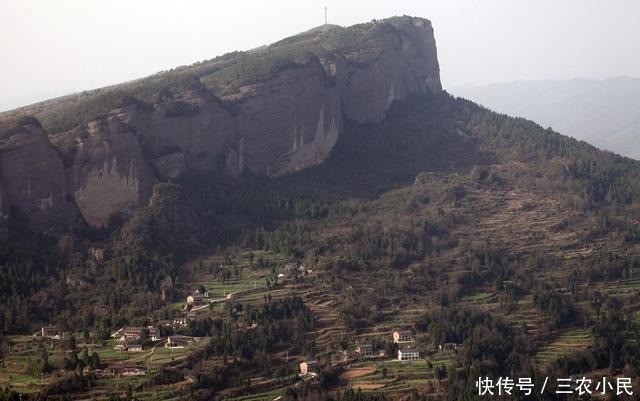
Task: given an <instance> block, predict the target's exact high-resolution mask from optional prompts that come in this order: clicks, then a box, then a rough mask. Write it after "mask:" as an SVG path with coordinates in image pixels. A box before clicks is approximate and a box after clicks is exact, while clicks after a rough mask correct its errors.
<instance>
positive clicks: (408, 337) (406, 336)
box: [393, 330, 413, 344]
mask: <svg viewBox="0 0 640 401" xmlns="http://www.w3.org/2000/svg"><path fill="white" fill-rule="evenodd" d="M393 342H394V343H396V344H401V343H412V342H413V333H412V332H410V331H409V330H402V331H395V332H393Z"/></svg>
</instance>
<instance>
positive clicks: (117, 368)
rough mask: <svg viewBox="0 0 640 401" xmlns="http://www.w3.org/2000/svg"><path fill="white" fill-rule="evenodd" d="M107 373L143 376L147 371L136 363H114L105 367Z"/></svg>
mask: <svg viewBox="0 0 640 401" xmlns="http://www.w3.org/2000/svg"><path fill="white" fill-rule="evenodd" d="M106 372H107V373H110V374H113V375H121V376H144V375H146V374H147V370H146V369H145V368H144V367H143V366H142V365H141V364H139V363H137V362H131V361H123V362H114V363H112V364H110V365H109V366H107V369H106Z"/></svg>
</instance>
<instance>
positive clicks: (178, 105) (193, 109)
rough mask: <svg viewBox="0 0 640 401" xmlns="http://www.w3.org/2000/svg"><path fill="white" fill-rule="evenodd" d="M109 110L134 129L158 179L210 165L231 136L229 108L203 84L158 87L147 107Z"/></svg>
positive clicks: (233, 133)
mask: <svg viewBox="0 0 640 401" xmlns="http://www.w3.org/2000/svg"><path fill="white" fill-rule="evenodd" d="M112 114H114V115H116V116H117V117H118V118H119V119H120V121H122V122H123V123H125V124H127V125H128V126H129V127H131V128H132V129H133V130H134V131H135V132H136V134H137V136H138V137H139V138H140V140H141V142H142V146H143V147H144V148H145V150H146V151H147V152H148V154H149V156H150V157H151V159H152V164H153V167H154V168H155V169H156V171H157V172H158V173H159V176H160V178H161V179H169V178H176V177H177V176H179V175H180V174H182V173H183V172H184V171H186V170H187V169H193V170H197V171H208V170H211V169H212V168H213V167H215V164H216V162H218V161H220V160H224V157H225V156H224V155H225V152H226V151H227V149H228V148H229V147H230V146H231V145H232V144H233V143H234V142H235V140H236V128H235V120H234V117H233V115H232V113H231V112H230V111H229V110H228V108H227V107H226V106H225V105H224V104H223V103H222V102H221V101H220V100H219V99H217V98H216V97H215V96H213V95H212V94H211V93H209V92H208V91H207V89H206V88H205V87H204V86H202V85H199V86H196V87H195V88H193V89H191V90H189V91H187V92H184V93H178V94H173V93H171V92H169V91H163V92H162V93H160V94H159V96H158V103H156V104H155V105H154V106H153V110H152V111H147V110H144V109H143V108H141V106H139V105H137V104H133V105H130V106H127V107H124V108H121V109H117V110H114V111H113V112H112Z"/></svg>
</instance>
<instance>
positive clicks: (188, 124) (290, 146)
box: [0, 17, 441, 234]
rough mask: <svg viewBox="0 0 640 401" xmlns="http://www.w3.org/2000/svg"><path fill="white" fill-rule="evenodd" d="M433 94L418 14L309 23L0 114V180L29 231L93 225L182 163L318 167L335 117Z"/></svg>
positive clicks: (431, 58)
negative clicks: (290, 33) (236, 49)
mask: <svg viewBox="0 0 640 401" xmlns="http://www.w3.org/2000/svg"><path fill="white" fill-rule="evenodd" d="M440 90H441V84H440V76H439V68H438V61H437V56H436V47H435V39H434V36H433V29H432V27H431V23H430V22H429V21H428V20H425V19H419V18H408V17H407V18H392V19H389V20H385V21H379V22H374V23H371V24H363V25H359V26H355V27H351V28H337V27H333V28H332V29H331V30H329V31H328V33H327V34H325V33H324V32H323V31H321V30H311V31H309V32H307V33H304V34H300V35H298V36H294V37H292V38H288V39H285V40H283V41H281V42H278V43H274V44H272V45H270V46H268V47H265V48H260V49H257V50H255V51H252V52H245V53H232V54H228V55H225V56H222V57H218V58H215V59H213V60H210V61H205V62H202V63H198V64H195V65H192V66H190V67H182V68H178V69H175V70H172V71H170V72H165V73H160V74H157V75H155V76H152V77H149V78H147V79H143V80H140V81H136V82H132V83H128V84H124V85H117V86H114V87H111V88H105V89H101V90H97V91H94V92H90V93H84V94H80V95H75V96H71V97H65V98H60V99H54V100H50V101H46V102H43V103H40V104H36V105H33V106H28V107H25V108H22V109H18V110H16V111H13V112H9V113H4V114H3V115H2V116H1V117H0V126H2V125H4V126H5V127H6V129H5V132H4V134H3V138H4V143H3V145H2V147H1V148H0V163H1V165H2V168H1V170H0V176H1V179H2V183H3V185H2V188H3V189H4V196H5V197H6V198H7V200H8V201H7V203H8V206H9V207H11V206H14V207H17V208H18V209H19V210H20V212H22V213H24V214H26V216H27V218H28V220H29V222H30V225H31V227H32V228H33V229H34V230H37V231H40V232H54V233H55V232H57V233H58V234H59V233H61V232H64V231H65V230H69V228H77V227H79V226H80V225H82V224H87V225H88V226H89V227H93V228H100V227H103V226H105V225H106V224H107V223H108V221H109V220H110V219H111V218H113V217H114V216H117V215H119V214H125V215H127V214H130V212H131V210H132V209H134V208H135V207H137V206H141V205H145V204H146V203H147V201H148V200H149V197H150V196H151V191H152V187H153V185H154V184H155V183H157V182H162V181H166V180H169V179H173V178H176V177H178V176H179V175H181V174H182V173H184V172H185V171H186V170H191V171H199V172H203V171H213V170H216V171H218V172H219V173H220V174H226V175H238V174H240V173H242V172H243V171H251V172H253V173H255V174H259V175H265V176H278V175H283V174H287V173H291V172H294V171H297V170H300V169H304V168H306V167H309V166H313V165H316V164H319V163H322V162H323V161H324V160H325V159H326V158H327V156H328V155H329V153H330V152H331V150H332V149H333V147H334V145H335V143H336V141H337V139H338V138H339V137H340V136H341V135H342V133H343V131H344V128H343V125H344V121H345V120H347V119H350V120H353V121H356V122H358V123H362V124H363V123H377V122H380V121H382V120H383V119H384V117H385V113H386V110H387V109H388V107H389V105H390V104H391V103H392V102H393V101H394V100H398V99H404V98H405V97H406V96H407V95H408V94H411V93H424V92H427V91H430V92H431V91H433V92H437V91H440ZM23 115H30V116H31V117H35V118H29V119H25V118H20V117H21V116H23ZM40 124H42V125H40ZM34 147H37V149H38V150H37V152H38V153H37V157H36V158H32V157H30V156H29V154H30V152H33V150H32V149H34ZM16 170H20V172H19V173H16Z"/></svg>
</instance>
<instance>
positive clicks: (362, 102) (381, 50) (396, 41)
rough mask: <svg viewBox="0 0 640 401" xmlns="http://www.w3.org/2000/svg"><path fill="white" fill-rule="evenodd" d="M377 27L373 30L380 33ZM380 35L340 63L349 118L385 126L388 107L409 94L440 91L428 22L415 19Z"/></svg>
mask: <svg viewBox="0 0 640 401" xmlns="http://www.w3.org/2000/svg"><path fill="white" fill-rule="evenodd" d="M375 25H376V24H374V25H373V26H372V27H371V28H370V29H376V28H378V27H376V26H375ZM378 29H381V30H383V31H384V33H383V34H381V35H379V36H378V37H376V38H374V39H372V40H370V41H368V42H364V43H358V44H357V46H356V47H355V48H354V49H353V50H350V51H348V52H345V54H344V55H343V57H340V56H339V58H338V60H337V63H336V64H337V70H338V71H337V74H336V75H337V76H338V77H340V79H339V82H340V84H341V93H342V102H343V104H344V109H345V112H346V114H347V115H348V116H349V117H350V118H352V119H354V120H355V121H357V122H359V123H377V122H380V121H382V119H383V118H384V116H385V114H386V111H387V109H388V108H389V105H390V104H391V103H392V102H393V101H394V100H403V99H404V98H405V97H406V96H407V95H408V94H411V93H424V92H426V91H428V90H429V91H433V92H437V91H440V90H442V86H441V84H440V68H439V66H438V59H437V57H436V43H435V38H434V36H433V28H432V27H431V23H430V22H429V21H427V20H423V19H414V20H413V21H412V22H411V23H407V24H405V25H403V26H402V29H398V28H396V27H394V26H392V25H383V26H381V27H379V28H378ZM341 69H342V70H346V71H340V70H341Z"/></svg>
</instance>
